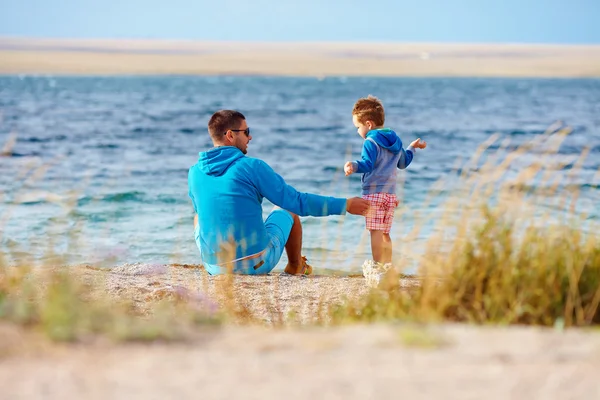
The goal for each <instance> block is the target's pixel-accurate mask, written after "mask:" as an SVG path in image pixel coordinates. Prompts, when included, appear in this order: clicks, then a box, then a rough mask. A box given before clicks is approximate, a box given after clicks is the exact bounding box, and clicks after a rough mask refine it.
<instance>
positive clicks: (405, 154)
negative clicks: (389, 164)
mask: <svg viewBox="0 0 600 400" xmlns="http://www.w3.org/2000/svg"><path fill="white" fill-rule="evenodd" d="M425 147H427V143H426V142H425V141H422V140H421V138H419V139H417V140H415V141H413V142H412V143H411V144H410V146H408V147H407V148H406V150H404V149H402V150H401V154H400V159H399V160H398V164H397V165H396V166H397V167H398V168H399V169H405V168H406V167H408V166H409V165H410V163H411V162H412V160H413V158H414V154H415V149H424V148H425Z"/></svg>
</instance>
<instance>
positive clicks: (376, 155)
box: [353, 128, 415, 195]
mask: <svg viewBox="0 0 600 400" xmlns="http://www.w3.org/2000/svg"><path fill="white" fill-rule="evenodd" d="M414 153H415V149H414V147H412V146H408V148H407V149H406V150H404V149H403V148H402V141H401V140H400V138H399V137H398V135H397V134H396V132H394V131H393V130H391V129H388V128H383V129H373V130H371V131H369V132H367V137H366V138H365V142H364V144H363V148H362V153H361V158H362V160H358V161H354V162H353V165H354V171H355V172H357V173H362V174H363V176H362V194H363V195H364V194H372V193H390V194H396V169H397V168H399V169H404V168H406V167H408V166H409V165H410V163H411V162H412V160H413V157H414Z"/></svg>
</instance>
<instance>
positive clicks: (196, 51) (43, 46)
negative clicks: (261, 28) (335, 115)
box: [0, 37, 600, 78]
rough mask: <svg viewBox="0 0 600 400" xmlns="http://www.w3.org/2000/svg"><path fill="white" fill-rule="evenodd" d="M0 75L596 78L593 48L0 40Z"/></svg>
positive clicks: (598, 54) (598, 65) (599, 59)
mask: <svg viewBox="0 0 600 400" xmlns="http://www.w3.org/2000/svg"><path fill="white" fill-rule="evenodd" d="M0 74H4V75H6V74H55V75H209V76H210V75H213V76H214V75H257V76H306V77H311V76H312V77H329V76H331V77H333V76H347V77H351V76H381V77H385V76H388V77H540V78H596V77H600V45H537V44H536V45H526V44H435V43H345V42H340V43H331V42H322V43H320V42H319V43H301V42H299V43H240V42H202V41H167V40H108V39H107V40H91V39H85V40H84V39H80V40H76V39H33V38H32V39H29V38H7V37H4V38H3V37H0Z"/></svg>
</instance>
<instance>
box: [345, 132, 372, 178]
mask: <svg viewBox="0 0 600 400" xmlns="http://www.w3.org/2000/svg"><path fill="white" fill-rule="evenodd" d="M361 158H362V160H356V161H348V162H347V163H346V164H345V165H344V173H345V174H346V176H348V175H350V174H352V173H354V172H358V173H365V172H371V171H373V166H374V165H375V160H376V159H377V145H376V144H375V143H373V142H372V141H370V140H365V143H364V144H363V148H362V153H361Z"/></svg>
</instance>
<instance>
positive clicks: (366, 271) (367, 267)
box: [362, 260, 392, 287]
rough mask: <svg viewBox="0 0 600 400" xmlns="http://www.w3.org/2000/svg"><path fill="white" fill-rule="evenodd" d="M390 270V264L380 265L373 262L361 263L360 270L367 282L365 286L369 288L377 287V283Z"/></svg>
mask: <svg viewBox="0 0 600 400" xmlns="http://www.w3.org/2000/svg"><path fill="white" fill-rule="evenodd" d="M390 268H392V263H386V264H383V263H380V262H375V261H373V260H366V261H365V262H364V263H363V266H362V270H363V276H364V277H365V280H366V282H367V286H369V287H377V286H379V282H381V278H382V277H383V275H385V273H386V272H388V271H389V270H390Z"/></svg>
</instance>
